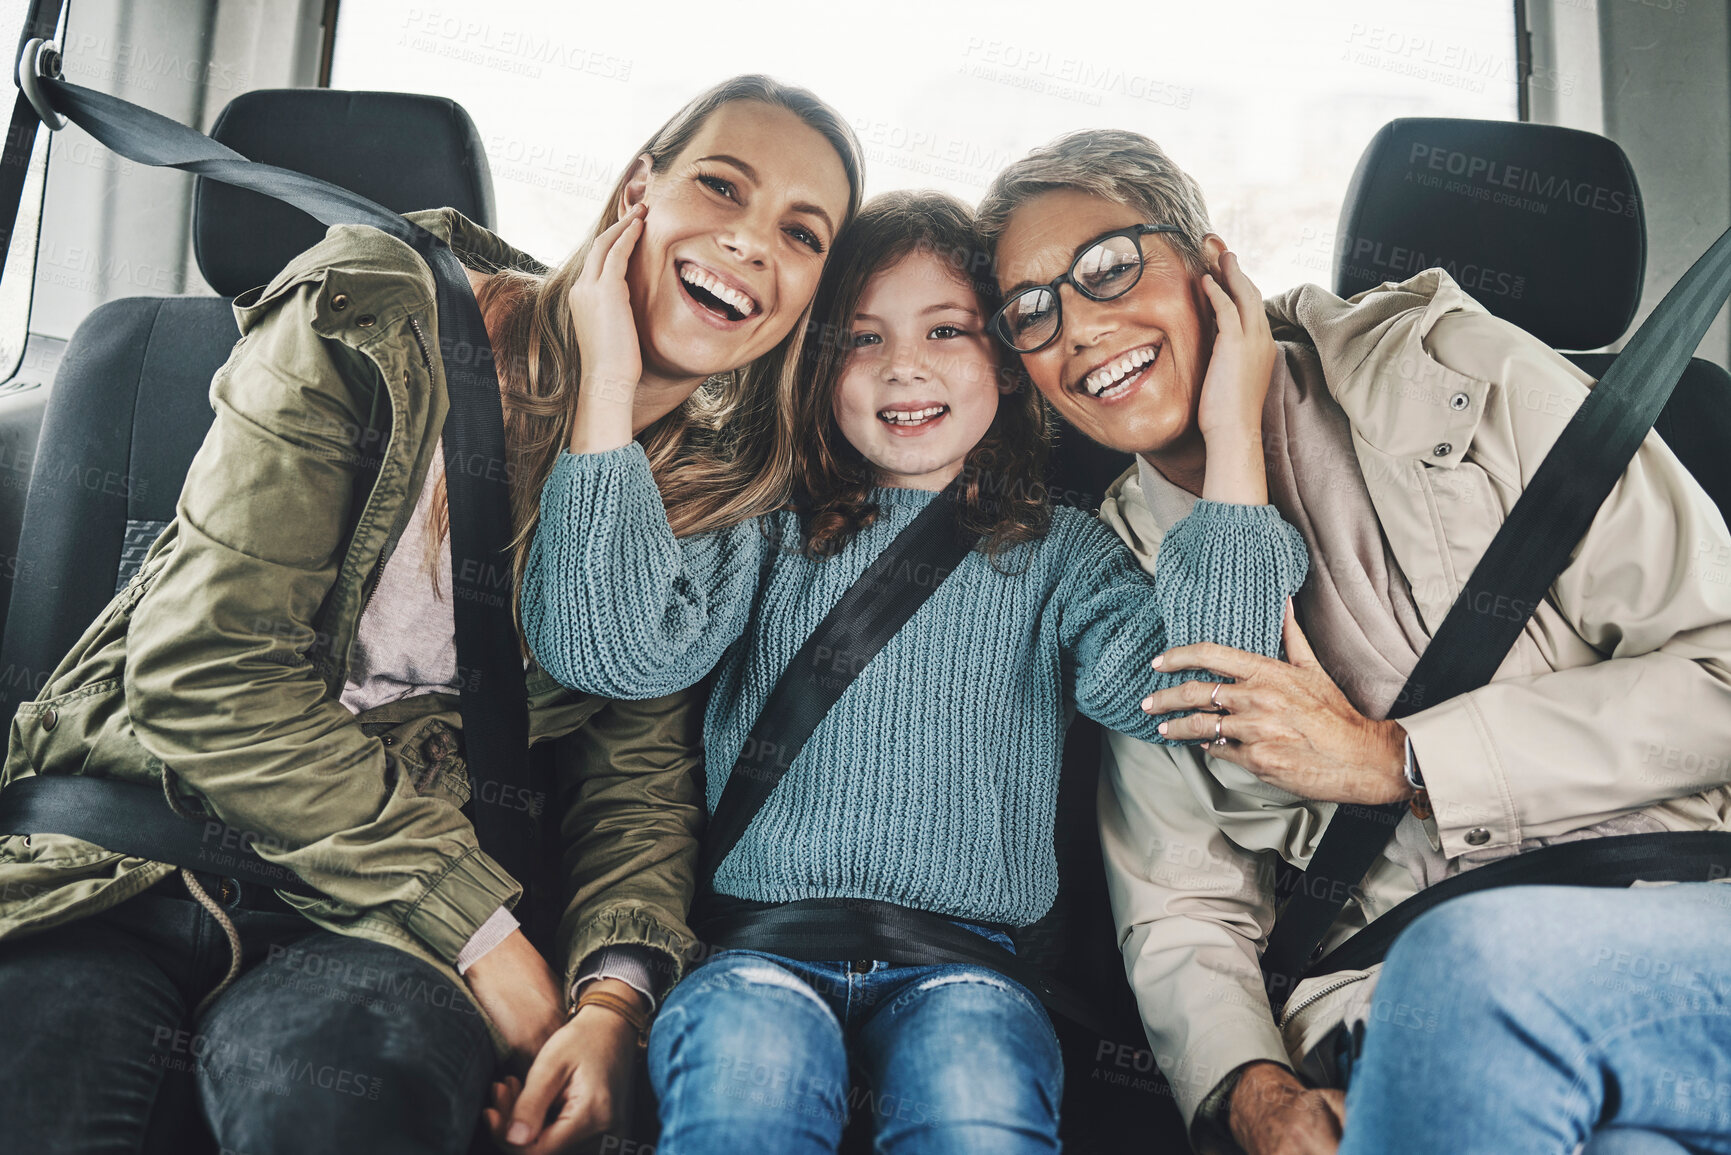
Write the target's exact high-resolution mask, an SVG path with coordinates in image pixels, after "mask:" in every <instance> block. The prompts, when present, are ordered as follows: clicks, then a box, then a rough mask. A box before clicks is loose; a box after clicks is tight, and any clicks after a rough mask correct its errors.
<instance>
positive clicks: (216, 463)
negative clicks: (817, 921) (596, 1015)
mask: <svg viewBox="0 0 1731 1155" xmlns="http://www.w3.org/2000/svg"><path fill="white" fill-rule="evenodd" d="M412 219H413V220H415V221H416V223H418V224H420V225H422V226H424V227H426V228H428V229H430V230H432V231H434V232H436V233H438V234H439V235H440V236H442V237H445V238H447V239H448V240H449V241H450V242H451V244H452V248H453V249H454V250H455V251H456V252H457V254H458V256H459V257H461V258H462V259H463V260H464V262H465V263H466V264H469V265H470V266H471V267H474V268H479V269H484V270H490V269H496V268H500V267H517V268H525V269H530V270H532V271H541V266H539V265H538V264H536V263H535V262H534V261H533V260H531V259H530V258H528V257H526V256H524V255H523V254H522V253H519V252H517V251H516V250H514V249H512V248H510V247H509V246H508V245H506V244H504V243H503V242H502V241H500V240H499V239H498V238H497V237H495V236H493V235H492V234H491V233H489V232H487V231H486V230H484V229H482V228H480V227H479V226H477V225H475V224H473V223H472V222H470V221H468V220H466V219H464V218H463V217H462V216H461V214H458V213H456V212H454V211H451V210H439V211H434V212H428V213H417V214H415V215H414V216H413V218H412ZM433 300H434V298H433V279H432V275H431V273H430V272H429V271H428V269H427V266H426V265H425V263H424V262H423V261H422V260H421V259H420V258H419V257H418V256H416V255H415V253H414V252H413V250H411V249H410V248H409V247H408V246H407V245H406V244H404V243H403V242H401V241H399V240H397V239H395V238H393V237H391V236H388V235H387V234H385V233H383V232H380V231H379V230H377V229H372V228H366V227H359V226H345V227H338V228H333V229H331V230H330V232H329V234H328V235H327V236H326V238H325V239H324V241H322V242H321V243H319V244H318V245H316V246H314V247H313V248H311V249H309V250H308V251H306V252H305V253H302V254H301V255H300V256H298V257H296V258H295V259H294V261H292V262H291V263H290V264H289V265H288V267H286V268H285V269H283V271H282V272H281V273H279V274H278V275H277V277H276V279H275V280H273V281H272V282H271V283H270V284H269V285H267V286H265V287H264V288H263V289H255V290H252V291H250V292H247V293H245V294H243V295H242V296H240V297H238V298H236V300H235V316H236V318H237V320H238V322H239V325H240V333H241V337H240V341H239V342H238V343H237V344H236V345H235V347H234V352H233V353H232V354H231V355H230V356H229V359H228V361H227V362H226V363H225V364H224V365H223V367H222V368H221V369H220V370H219V371H218V372H217V374H216V377H215V378H214V379H213V381H212V383H211V402H212V405H213V407H214V409H215V410H216V418H215V422H214V424H213V425H212V426H211V429H210V433H209V434H208V435H207V436H206V438H205V440H204V444H203V446H202V447H201V448H200V450H199V452H198V455H197V457H196V458H194V460H193V463H192V467H191V469H190V471H189V472H188V474H187V479H186V485H185V488H184V490H183V491H182V493H181V495H180V501H179V504H178V506H177V508H176V516H175V519H174V521H173V523H172V524H170V526H169V528H168V529H167V530H166V531H164V533H163V534H162V536H161V537H160V538H159V539H158V540H157V541H156V543H155V544H154V545H153V546H152V548H151V550H150V553H149V555H148V556H147V558H146V559H145V561H144V563H143V565H142V566H141V567H140V569H139V570H138V573H137V574H136V575H135V576H134V577H133V579H132V581H131V582H130V583H128V585H127V586H126V587H125V588H124V589H123V590H121V592H119V593H118V594H116V595H115V597H114V600H113V601H111V602H110V603H109V604H108V606H107V608H106V609H104V610H103V612H102V613H101V615H100V616H99V617H98V618H97V619H96V621H95V622H94V623H93V624H92V625H91V626H90V628H89V629H87V630H86V631H85V632H84V635H83V637H81V638H80V639H79V641H78V644H77V645H76V646H74V647H73V649H72V652H71V653H70V654H68V655H67V656H66V658H65V659H64V660H63V661H62V662H61V663H60V665H59V667H58V668H56V669H55V671H54V673H53V675H52V677H51V678H50V679H49V681H48V684H47V685H46V686H45V687H44V689H43V691H42V693H41V694H40V695H39V696H38V697H37V698H36V700H35V701H33V702H30V703H28V704H26V705H23V706H21V707H20V708H19V710H18V713H17V716H16V717H15V718H14V720H13V722H12V730H11V742H10V747H9V749H8V751H7V756H6V763H5V769H4V772H3V774H0V789H4V786H5V784H7V783H10V782H13V781H15V780H17V779H20V778H23V777H26V776H28V775H32V774H82V773H90V774H101V775H107V776H111V777H114V778H123V779H129V780H133V781H139V782H146V783H151V784H160V785H161V786H162V788H164V789H166V790H169V791H172V792H173V793H174V794H175V795H176V796H177V798H178V799H179V800H180V801H182V802H183V803H184V804H185V805H186V806H187V807H188V808H190V809H193V810H195V811H199V810H202V811H205V812H208V813H212V814H214V815H216V816H217V817H218V818H220V819H222V820H223V821H224V822H226V823H227V824H229V825H230V826H232V827H236V828H239V829H240V830H242V831H246V832H250V833H252V834H253V835H255V836H256V838H257V843H256V845H257V849H258V851H259V853H260V854H261V855H262V856H263V857H264V858H266V859H268V860H270V861H271V862H274V863H280V864H281V865H283V866H286V867H288V868H290V869H292V870H294V871H295V872H296V873H297V874H299V875H300V876H301V877H302V878H304V879H305V880H306V881H307V882H309V883H311V884H312V885H313V886H314V887H316V888H317V889H318V890H320V891H321V892H323V893H324V894H325V895H327V896H328V897H327V898H324V899H320V900H314V899H305V898H296V897H293V896H287V895H285V898H287V900H288V901H289V902H291V903H292V904H293V905H295V906H296V907H298V908H300V909H301V910H302V911H303V913H305V914H306V916H307V917H308V918H309V919H311V920H312V921H313V922H315V923H317V924H318V925H320V926H322V927H325V928H327V929H329V930H333V931H337V932H340V933H343V934H352V935H357V936H359V937H362V938H368V939H373V940H376V941H379V942H386V943H389V944H391V945H393V946H396V947H400V948H401V949H403V950H406V951H408V952H410V953H411V954H414V955H417V956H418V957H420V958H422V959H425V960H426V961H428V962H430V963H433V964H434V965H436V966H439V967H441V968H443V969H447V970H448V969H449V967H450V964H451V963H452V962H453V960H454V959H455V958H456V956H457V952H458V951H459V950H460V949H462V946H463V944H464V943H465V942H467V941H468V939H469V937H470V936H471V935H472V934H473V933H474V932H475V930H476V929H477V928H478V927H479V926H480V925H481V923H482V922H484V921H485V920H486V919H487V917H488V916H489V915H491V914H492V913H493V911H494V910H496V909H497V908H498V907H499V906H500V905H501V904H513V903H515V901H516V900H517V898H518V896H519V894H520V893H521V890H520V887H519V886H518V885H517V883H516V882H515V881H514V880H512V879H511V878H510V877H509V876H508V875H507V874H506V873H505V872H504V871H503V870H502V869H501V868H500V867H499V866H498V865H497V864H496V863H494V861H493V860H492V859H491V858H489V857H488V856H487V854H486V853H484V852H483V851H482V850H481V849H480V846H479V845H478V843H477V841H476V837H475V831H474V828H473V826H471V824H470V822H469V820H468V819H467V818H466V817H465V816H464V815H463V814H462V813H460V812H459V809H458V808H459V807H460V806H461V805H462V804H463V803H464V802H466V801H467V800H468V796H469V790H470V785H469V779H468V775H467V773H466V771H465V768H464V765H463V762H462V758H461V756H460V754H458V753H456V747H457V744H456V742H454V741H453V737H454V735H453V729H454V728H456V727H459V726H460V724H461V722H460V718H459V715H458V702H457V699H456V698H455V697H454V696H452V695H448V694H427V695H422V696H418V697H414V698H409V699H406V700H404V701H401V702H395V703H390V704H387V705H384V706H380V707H378V708H377V709H374V710H370V711H368V712H367V713H365V714H362V715H360V716H359V717H358V718H357V717H356V716H355V715H352V714H350V713H349V711H348V710H347V709H346V708H345V707H344V706H343V705H342V704H341V702H340V701H339V700H338V696H339V695H340V694H341V692H342V689H343V685H344V681H345V677H346V675H347V672H348V655H349V651H350V647H351V645H352V643H353V642H354V639H355V633H356V629H357V627H358V625H359V621H360V615H361V610H362V608H363V607H364V606H365V604H366V601H367V598H368V596H369V595H370V593H371V590H372V587H373V584H374V583H375V582H376V581H377V578H378V574H379V572H380V570H381V569H382V566H383V560H384V558H385V557H387V556H389V554H390V551H391V549H392V548H393V546H394V545H395V544H396V541H397V539H398V537H399V536H400V535H401V533H402V531H403V528H404V526H405V525H406V524H407V521H408V518H409V515H410V513H411V512H412V511H413V508H414V505H415V498H416V496H417V495H418V494H419V492H420V489H421V486H422V482H423V481H424V479H425V478H426V475H427V469H428V466H429V464H430V463H431V461H432V458H433V454H434V453H435V452H436V449H437V446H438V443H439V435H440V430H441V428H442V427H443V424H444V418H445V409H446V399H445V382H444V372H443V367H442V365H441V363H440V361H439V358H438V357H437V355H436V354H430V352H429V351H431V350H436V349H437V348H438V344H437V327H436V317H435V313H434V308H433ZM369 428H371V429H374V430H376V431H386V432H384V434H383V437H382V461H381V462H380V464H379V467H378V471H377V474H376V479H374V480H373V481H372V484H371V486H370V489H369V488H368V487H367V485H366V474H365V472H364V471H363V468H362V465H361V458H362V451H363V450H368V449H369V448H370V449H371V452H370V453H369V454H368V455H369V456H374V457H377V456H378V447H377V446H378V441H379V437H378V434H377V433H375V434H373V435H369V434H368V433H367V430H369ZM369 440H371V441H373V442H374V445H373V446H371V447H369V446H368V445H367V444H366V443H367V442H368V441H369ZM528 692H529V727H530V741H531V742H532V743H533V742H537V741H542V740H546V739H553V738H564V739H566V740H565V741H563V742H561V744H560V747H559V750H558V766H559V775H560V784H561V790H560V792H559V793H560V796H561V797H566V796H568V797H569V798H570V802H569V806H568V808H567V809H566V811H565V812H564V813H563V815H561V816H560V834H561V836H562V838H563V844H564V861H565V864H566V873H567V879H566V881H567V884H568V894H569V906H568V908H567V910H566V912H565V916H564V918H563V920H562V922H561V924H560V927H559V936H558V946H559V950H560V952H561V955H562V958H563V963H564V967H565V972H566V979H567V986H569V983H570V980H571V978H572V977H573V976H574V973H575V971H576V969H577V967H578V966H579V965H580V964H581V963H582V961H583V959H584V958H585V957H586V956H587V955H588V954H589V953H590V952H592V951H594V950H596V949H597V948H600V947H603V946H609V945H615V944H641V945H645V946H648V947H651V948H654V949H655V950H657V951H658V952H660V953H661V954H664V955H666V956H667V963H668V967H669V974H670V976H672V977H675V978H676V977H677V976H678V974H679V973H680V969H681V967H682V965H683V963H684V962H685V961H686V960H687V959H688V958H690V957H692V953H693V948H694V947H695V942H694V940H693V939H692V936H691V933H690V931H689V930H688V929H687V928H686V926H685V914H686V910H687V907H688V906H689V903H690V901H691V892H692V886H693V869H694V864H695V859H696V853H697V831H698V829H699V824H700V822H701V814H702V812H701V809H700V806H699V796H698V792H697V784H696V782H695V780H694V777H695V776H694V775H693V774H692V773H691V772H692V770H693V769H694V767H695V766H696V765H697V762H698V760H699V759H700V758H701V727H702V717H701V715H702V709H701V705H700V703H698V702H697V701H696V700H695V699H694V697H693V696H691V695H689V694H677V695H672V696H669V697H666V698H660V699H656V700H652V701H643V702H622V701H610V700H607V699H604V698H597V697H592V696H588V695H583V694H577V693H574V692H572V691H570V690H567V689H565V688H563V687H561V686H559V685H558V684H557V683H555V682H554V681H553V680H552V679H551V678H550V677H548V676H547V675H546V674H545V673H544V672H542V671H541V670H540V669H539V668H537V667H533V666H531V668H530V671H529V681H528ZM165 779H166V781H165ZM164 804H165V805H166V801H165V802H164ZM532 804H533V802H532V800H525V805H532ZM225 849H226V850H228V851H232V849H233V848H232V847H228V848H220V847H213V848H212V850H213V855H214V856H216V857H217V858H220V855H221V854H222V853H223V852H224V850H225ZM211 869H212V871H213V872H214V873H221V870H220V866H219V865H213V866H212V868H211ZM172 871H173V868H172V867H170V866H167V865H164V864H162V863H155V862H149V861H145V860H143V859H138V858H127V857H122V856H121V855H118V854H113V853H110V852H108V851H105V850H103V849H101V848H100V847H97V846H93V845H91V844H89V843H86V842H80V841H77V840H75V839H71V838H67V837H63V836H58V835H34V836H29V837H25V836H11V837H6V838H0V939H5V938H11V937H17V936H20V935H25V934H29V933H33V932H37V931H41V930H44V929H46V928H48V927H52V926H56V925H59V924H62V923H66V922H70V921H72V920H74V919H78V918H82V917H84V916H86V915H90V914H94V913H96V912H98V911H101V910H104V909H106V908H108V907H111V906H114V905H115V904H117V903H119V902H121V901H123V900H124V899H126V898H129V897H131V896H132V895H135V894H137V893H139V892H140V891H142V890H144V889H145V888H147V887H149V886H151V885H153V884H154V883H156V882H157V881H159V880H160V879H162V878H164V877H166V876H167V875H169V874H170V873H172ZM549 961H551V962H554V964H555V966H556V967H557V965H558V962H559V960H549ZM452 974H453V977H454V972H452Z"/></svg>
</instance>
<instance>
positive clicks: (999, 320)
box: [986, 225, 1184, 356]
mask: <svg viewBox="0 0 1731 1155" xmlns="http://www.w3.org/2000/svg"><path fill="white" fill-rule="evenodd" d="M1183 231H1184V230H1183V229H1181V228H1179V227H1178V226H1177V225H1129V226H1127V227H1125V228H1121V229H1113V230H1112V231H1111V232H1109V233H1101V234H1100V235H1099V236H1097V237H1095V238H1094V239H1093V240H1091V241H1089V242H1088V243H1087V244H1085V245H1083V246H1082V247H1081V249H1080V250H1079V251H1078V252H1077V253H1076V259H1075V260H1073V261H1071V262H1070V267H1069V268H1068V269H1065V270H1064V271H1063V272H1062V273H1060V274H1059V275H1058V276H1056V277H1054V278H1052V280H1050V281H1048V282H1046V283H1045V284H1044V285H1029V286H1028V287H1027V288H1025V289H1022V290H1020V291H1019V292H1017V293H1015V294H1014V295H1012V296H1011V297H1010V298H1009V299H1008V300H1006V301H1005V302H1004V303H1003V305H1001V306H1000V307H999V308H998V311H997V312H995V313H993V314H992V320H991V322H990V323H989V324H988V325H987V326H986V327H987V329H989V330H990V331H991V334H992V336H993V337H994V338H996V339H997V341H998V343H999V344H1001V345H1003V346H1004V348H1006V349H1008V350H1009V351H1010V352H1012V353H1018V354H1022V355H1024V356H1025V355H1027V354H1029V353H1038V352H1039V351H1040V350H1041V349H1044V348H1045V347H1046V346H1047V345H1050V344H1051V343H1052V342H1053V341H1056V340H1057V339H1058V337H1059V335H1060V334H1062V333H1063V332H1064V301H1063V298H1062V297H1060V296H1059V295H1058V288H1059V286H1061V285H1069V286H1070V287H1071V288H1072V289H1075V290H1076V292H1078V293H1080V294H1081V295H1082V296H1084V297H1086V298H1088V300H1090V301H1115V300H1117V299H1118V298H1119V297H1122V296H1123V295H1124V294H1125V293H1128V292H1129V291H1130V290H1131V289H1134V288H1135V287H1136V286H1137V285H1138V284H1140V283H1141V281H1142V270H1143V269H1145V268H1147V267H1148V257H1147V255H1146V254H1144V253H1143V252H1142V238H1143V237H1146V236H1150V235H1152V234H1154V233H1181V232H1183ZM1113 237H1128V238H1130V243H1131V244H1132V245H1135V246H1136V275H1135V276H1134V277H1131V278H1130V283H1129V284H1127V285H1125V286H1124V287H1123V288H1122V289H1119V290H1118V291H1117V292H1115V293H1109V294H1107V295H1106V296H1104V297H1101V296H1096V295H1095V294H1093V293H1090V292H1089V291H1088V290H1087V289H1085V288H1083V287H1082V283H1081V282H1080V281H1078V280H1076V275H1075V274H1076V266H1077V265H1079V264H1081V263H1082V258H1083V257H1085V256H1087V255H1088V254H1089V253H1091V252H1093V251H1094V250H1095V249H1096V248H1098V247H1099V246H1100V245H1102V244H1104V243H1105V242H1106V241H1109V240H1111V239H1112V238H1113ZM1041 289H1044V290H1046V291H1047V292H1048V293H1050V294H1052V302H1053V305H1052V307H1053V308H1054V309H1056V310H1057V313H1058V327H1057V328H1056V329H1053V330H1052V335H1051V336H1050V337H1047V338H1046V339H1045V340H1044V341H1041V342H1040V343H1039V344H1038V345H1035V346H1034V347H1033V348H1032V349H1018V348H1016V346H1015V344H1014V342H1013V341H1012V340H1011V338H1010V332H1009V322H1008V320H1007V317H1006V315H1007V314H1008V313H1009V311H1010V306H1011V305H1014V304H1015V303H1016V302H1017V301H1018V300H1020V299H1021V298H1022V297H1023V296H1024V295H1025V294H1028V293H1034V292H1038V291H1039V290H1041Z"/></svg>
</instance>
